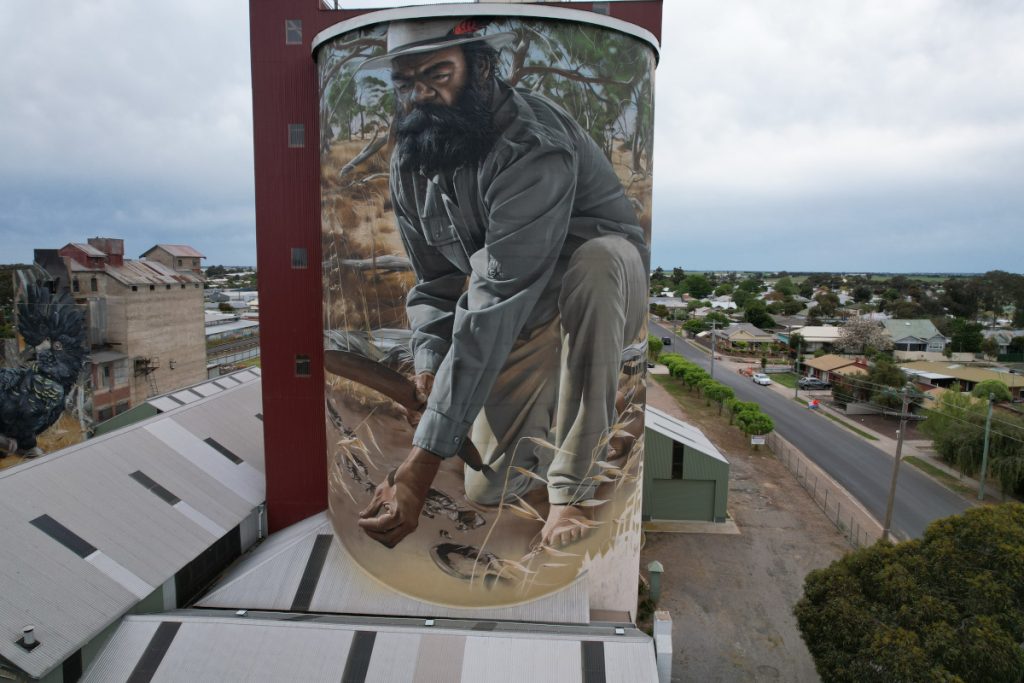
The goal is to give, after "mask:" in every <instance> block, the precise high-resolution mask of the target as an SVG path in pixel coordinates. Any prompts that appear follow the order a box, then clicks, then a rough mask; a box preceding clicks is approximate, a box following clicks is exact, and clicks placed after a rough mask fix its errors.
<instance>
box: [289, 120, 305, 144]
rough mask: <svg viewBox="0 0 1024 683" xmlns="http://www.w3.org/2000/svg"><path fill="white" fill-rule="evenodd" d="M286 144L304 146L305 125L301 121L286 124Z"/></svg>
mask: <svg viewBox="0 0 1024 683" xmlns="http://www.w3.org/2000/svg"><path fill="white" fill-rule="evenodd" d="M288 146H289V147H305V146H306V126H305V125H303V124H301V123H289V124H288Z"/></svg>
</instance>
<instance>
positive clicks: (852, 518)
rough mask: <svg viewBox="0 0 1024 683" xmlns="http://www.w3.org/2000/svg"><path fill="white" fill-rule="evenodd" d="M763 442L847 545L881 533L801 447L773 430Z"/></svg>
mask: <svg viewBox="0 0 1024 683" xmlns="http://www.w3.org/2000/svg"><path fill="white" fill-rule="evenodd" d="M766 443H767V445H768V447H769V448H770V449H771V450H772V452H773V453H774V454H775V457H776V458H778V459H779V460H780V461H781V462H782V463H783V464H785V465H786V468H787V469H789V471H790V472H791V473H792V474H793V476H794V477H796V480H797V482H798V483H799V484H800V486H802V487H803V488H804V490H805V491H807V493H808V495H810V497H811V500H813V501H814V503H815V504H816V505H817V506H818V508H819V509H820V510H821V511H822V512H823V513H824V514H825V517H826V518H827V519H828V520H829V521H830V522H832V524H834V525H835V527H836V528H837V529H838V530H839V531H840V533H842V534H843V536H844V537H845V538H846V539H847V541H849V542H850V545H852V546H853V547H854V548H861V547H864V546H868V545H872V544H873V543H875V541H877V540H878V539H880V538H881V537H882V527H881V525H880V524H879V523H878V522H877V521H876V520H875V519H874V518H873V517H872V516H871V515H870V514H869V513H868V512H867V511H866V510H864V508H863V507H861V506H860V505H859V504H857V503H856V502H855V501H854V499H853V497H852V496H851V495H850V494H849V492H847V491H846V490H845V489H844V488H842V487H841V486H839V485H838V484H836V483H835V482H834V481H833V480H832V479H831V478H830V477H828V476H827V475H826V474H825V473H824V472H823V471H822V470H821V469H820V468H819V467H818V466H817V465H815V464H814V463H813V462H811V460H810V459H809V458H808V457H807V456H806V455H804V453H803V452H802V451H800V450H799V449H798V448H796V447H795V446H793V444H791V443H789V442H788V441H786V439H784V438H782V437H781V436H779V434H778V433H777V432H772V433H771V434H769V435H768V438H767V440H766Z"/></svg>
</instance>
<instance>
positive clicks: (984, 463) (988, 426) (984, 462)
mask: <svg viewBox="0 0 1024 683" xmlns="http://www.w3.org/2000/svg"><path fill="white" fill-rule="evenodd" d="M995 398H996V395H995V394H992V393H990V394H989V395H988V417H986V418H985V445H984V446H983V447H982V449H981V478H980V479H979V480H978V500H985V477H986V475H987V472H988V435H989V432H990V431H991V430H992V404H993V403H994V402H995Z"/></svg>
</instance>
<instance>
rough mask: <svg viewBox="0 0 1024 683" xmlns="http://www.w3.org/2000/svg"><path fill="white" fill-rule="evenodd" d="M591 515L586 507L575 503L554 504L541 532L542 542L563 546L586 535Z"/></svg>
mask: <svg viewBox="0 0 1024 683" xmlns="http://www.w3.org/2000/svg"><path fill="white" fill-rule="evenodd" d="M590 518H591V515H590V513H589V512H588V511H587V509H586V508H581V507H577V506H575V505H552V506H551V509H550V510H549V511H548V518H547V521H546V522H544V528H543V529H541V532H540V542H541V543H542V544H544V545H548V546H551V547H553V548H561V547H564V546H567V545H569V544H570V543H575V542H577V541H580V540H582V539H583V538H585V537H586V535H587V533H589V531H590Z"/></svg>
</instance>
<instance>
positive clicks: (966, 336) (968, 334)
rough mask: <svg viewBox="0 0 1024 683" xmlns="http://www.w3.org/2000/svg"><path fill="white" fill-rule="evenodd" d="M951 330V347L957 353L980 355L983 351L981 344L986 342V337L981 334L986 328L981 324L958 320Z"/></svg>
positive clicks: (954, 322)
mask: <svg viewBox="0 0 1024 683" xmlns="http://www.w3.org/2000/svg"><path fill="white" fill-rule="evenodd" d="M950 329H951V330H952V334H951V335H950V342H949V346H950V348H952V349H953V351H954V352H955V353H959V352H968V353H978V352H980V351H981V343H982V342H983V341H985V335H983V334H982V333H981V331H982V330H983V329H984V328H983V327H982V326H981V325H980V324H979V323H972V322H969V321H967V320H964V319H963V318H957V319H956V320H954V321H953V324H952V325H951V327H950Z"/></svg>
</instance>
